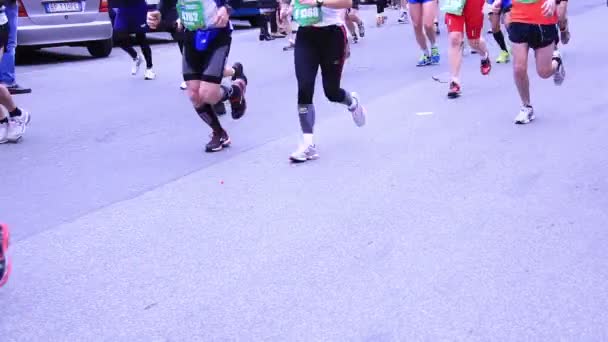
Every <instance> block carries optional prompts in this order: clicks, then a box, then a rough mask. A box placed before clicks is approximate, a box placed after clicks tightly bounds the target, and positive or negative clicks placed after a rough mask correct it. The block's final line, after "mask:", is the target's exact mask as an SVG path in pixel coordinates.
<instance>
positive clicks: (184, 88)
mask: <svg viewBox="0 0 608 342" xmlns="http://www.w3.org/2000/svg"><path fill="white" fill-rule="evenodd" d="M179 89H181V90H186V89H188V85H187V84H186V82H182V84H180V85H179Z"/></svg>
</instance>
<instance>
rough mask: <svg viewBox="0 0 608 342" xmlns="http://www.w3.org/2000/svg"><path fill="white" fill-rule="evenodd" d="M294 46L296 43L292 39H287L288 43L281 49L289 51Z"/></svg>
mask: <svg viewBox="0 0 608 342" xmlns="http://www.w3.org/2000/svg"><path fill="white" fill-rule="evenodd" d="M295 47H296V44H295V43H294V42H292V41H289V44H287V45H286V46H284V47H283V51H290V50H293V48H295Z"/></svg>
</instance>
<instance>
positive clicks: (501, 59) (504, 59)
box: [496, 50, 511, 64]
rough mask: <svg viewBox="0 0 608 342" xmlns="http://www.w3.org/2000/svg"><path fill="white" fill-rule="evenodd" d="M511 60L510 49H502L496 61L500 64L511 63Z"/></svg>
mask: <svg viewBox="0 0 608 342" xmlns="http://www.w3.org/2000/svg"><path fill="white" fill-rule="evenodd" d="M510 60H511V54H509V51H504V50H503V51H500V54H498V58H496V63H498V64H502V63H509V61H510Z"/></svg>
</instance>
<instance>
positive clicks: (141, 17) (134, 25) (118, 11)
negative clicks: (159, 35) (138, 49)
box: [112, 2, 148, 33]
mask: <svg viewBox="0 0 608 342" xmlns="http://www.w3.org/2000/svg"><path fill="white" fill-rule="evenodd" d="M112 10H113V11H114V16H115V18H114V31H116V32H123V33H125V32H126V33H142V32H147V31H148V25H147V24H146V17H147V15H148V5H147V4H146V2H143V3H140V4H139V5H135V6H134V7H120V8H113V9H112Z"/></svg>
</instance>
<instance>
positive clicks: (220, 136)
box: [205, 131, 231, 152]
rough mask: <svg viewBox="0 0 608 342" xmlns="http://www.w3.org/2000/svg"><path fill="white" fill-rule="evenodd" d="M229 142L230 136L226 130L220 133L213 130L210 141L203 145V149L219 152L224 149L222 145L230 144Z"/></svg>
mask: <svg viewBox="0 0 608 342" xmlns="http://www.w3.org/2000/svg"><path fill="white" fill-rule="evenodd" d="M230 142H231V141H230V137H229V136H228V133H226V131H222V132H221V133H216V132H213V133H212V134H211V141H209V143H207V145H206V146H205V151H206V152H219V151H221V150H222V149H224V147H228V146H230Z"/></svg>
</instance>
